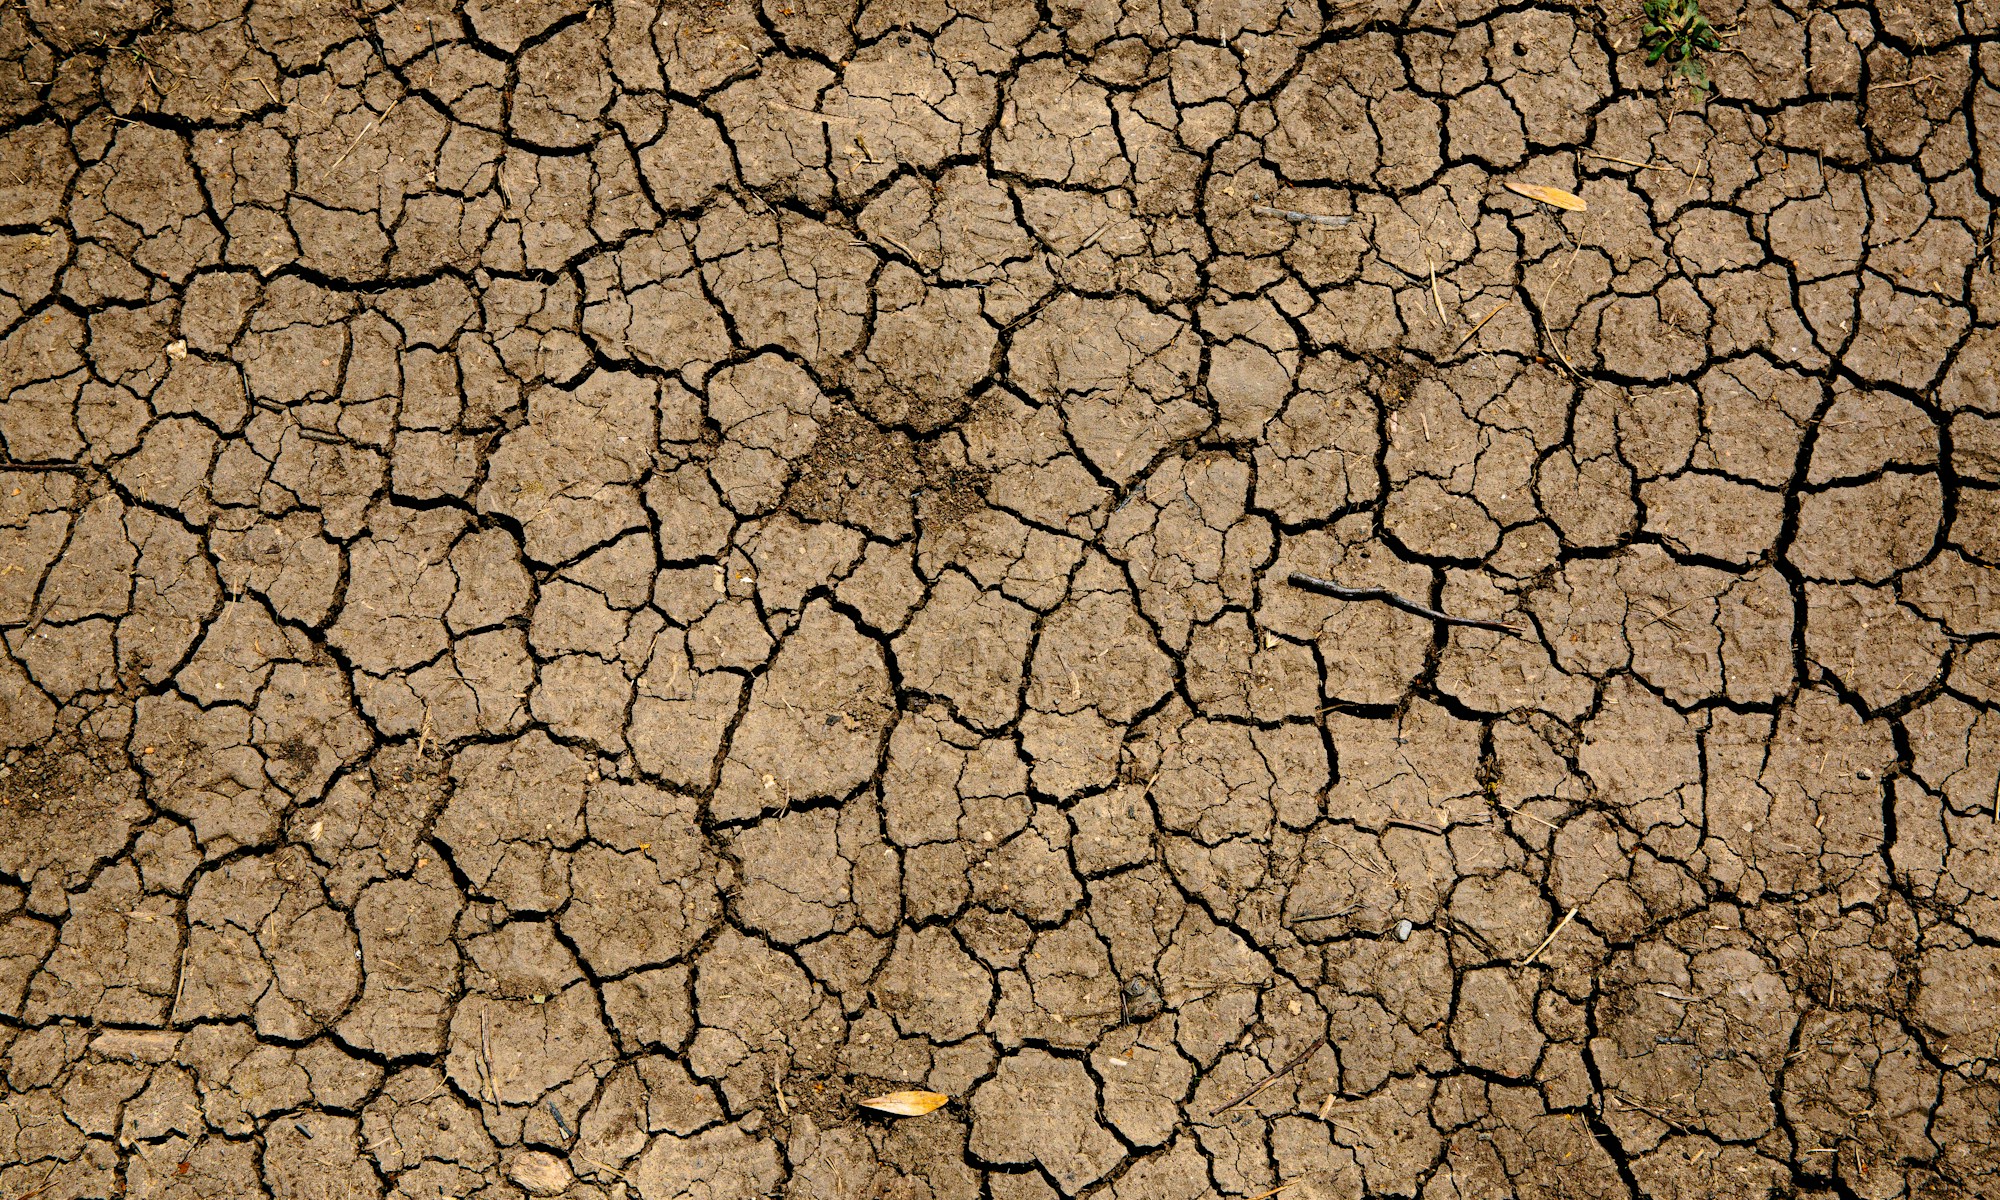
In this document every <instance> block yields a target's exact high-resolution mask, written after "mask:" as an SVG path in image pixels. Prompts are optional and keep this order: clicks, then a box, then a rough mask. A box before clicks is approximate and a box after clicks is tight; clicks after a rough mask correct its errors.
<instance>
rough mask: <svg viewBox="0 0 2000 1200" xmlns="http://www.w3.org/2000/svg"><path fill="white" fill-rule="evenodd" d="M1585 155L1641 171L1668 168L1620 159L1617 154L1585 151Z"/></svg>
mask: <svg viewBox="0 0 2000 1200" xmlns="http://www.w3.org/2000/svg"><path fill="white" fill-rule="evenodd" d="M1584 154H1585V155H1587V156H1589V157H1591V158H1601V159H1603V160H1604V161H1605V162H1615V163H1623V164H1624V165H1626V166H1628V167H1637V168H1638V169H1639V170H1641V171H1664V170H1666V168H1665V167H1663V166H1661V165H1660V164H1658V163H1649V162H1637V161H1635V160H1633V159H1629V158H1620V157H1618V156H1617V155H1615V154H1599V153H1598V152H1597V151H1595V150H1585V151H1584Z"/></svg>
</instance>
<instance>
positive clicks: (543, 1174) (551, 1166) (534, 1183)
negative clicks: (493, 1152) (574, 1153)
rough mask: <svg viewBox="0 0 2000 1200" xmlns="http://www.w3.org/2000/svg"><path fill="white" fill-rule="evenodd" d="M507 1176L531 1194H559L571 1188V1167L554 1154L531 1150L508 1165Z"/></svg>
mask: <svg viewBox="0 0 2000 1200" xmlns="http://www.w3.org/2000/svg"><path fill="white" fill-rule="evenodd" d="M507 1178H509V1179H511V1180H513V1181H514V1182H515V1183H516V1184H518V1185H520V1187H521V1190H523V1191H525V1192H527V1193H528V1194H529V1195H531V1196H557V1195H561V1194H562V1193H563V1192H564V1191H566V1190H568V1188H569V1168H568V1167H566V1166H564V1165H563V1164H562V1160H561V1159H558V1158H557V1157H556V1156H555V1155H553V1154H544V1153H543V1152H541V1151H540V1150H530V1151H528V1152H527V1153H526V1154H522V1155H520V1156H518V1157H516V1158H515V1159H514V1161H513V1162H512V1163H509V1164H508V1166H507Z"/></svg>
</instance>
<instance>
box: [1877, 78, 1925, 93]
mask: <svg viewBox="0 0 2000 1200" xmlns="http://www.w3.org/2000/svg"><path fill="white" fill-rule="evenodd" d="M1937 79H1938V77H1937V76H1936V75H1919V76H1917V77H1916V78H1915V79H1898V80H1897V81H1895V82H1894V83H1871V84H1869V85H1868V90H1869V91H1871V92H1886V91H1888V90H1889V89H1890V88H1899V87H1915V86H1917V85H1918V84H1920V83H1935V82H1937Z"/></svg>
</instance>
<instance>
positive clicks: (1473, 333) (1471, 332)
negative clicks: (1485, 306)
mask: <svg viewBox="0 0 2000 1200" xmlns="http://www.w3.org/2000/svg"><path fill="white" fill-rule="evenodd" d="M1512 303H1514V297H1512V296H1509V297H1507V298H1506V299H1505V300H1502V301H1501V302H1500V303H1498V304H1496V305H1494V306H1493V311H1492V312H1490V313H1487V314H1486V315H1485V316H1483V317H1481V318H1479V324H1477V325H1474V326H1473V327H1472V328H1471V329H1468V330H1466V331H1465V336H1464V337H1462V338H1460V339H1458V345H1456V346H1453V347H1452V348H1451V351H1452V353H1453V354H1456V353H1458V352H1459V351H1460V350H1462V349H1464V348H1465V343H1467V342H1469V341H1471V340H1472V339H1473V338H1476V337H1478V336H1479V331H1480V330H1482V329H1484V328H1486V322H1488V321H1491V320H1492V319H1493V318H1495V317H1497V316H1499V315H1500V310H1501V309H1503V308H1506V307H1507V306H1508V305H1510V304H1512Z"/></svg>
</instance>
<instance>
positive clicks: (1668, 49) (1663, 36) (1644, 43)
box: [1639, 0, 1722, 89]
mask: <svg viewBox="0 0 2000 1200" xmlns="http://www.w3.org/2000/svg"><path fill="white" fill-rule="evenodd" d="M1639 7H1640V8H1641V9H1642V10H1643V11H1644V14H1645V24H1644V26H1643V27H1642V28H1641V30H1640V32H1639V47H1640V49H1642V50H1644V51H1645V52H1646V63H1647V65H1648V66H1650V65H1652V64H1653V63H1656V62H1659V61H1660V60H1661V59H1663V58H1664V59H1666V60H1667V65H1668V66H1669V67H1671V68H1672V69H1673V70H1675V71H1677V72H1679V73H1680V75H1681V77H1682V78H1684V79H1686V80H1687V81H1688V82H1689V83H1691V84H1693V85H1694V86H1695V87H1696V88H1697V89H1705V88H1707V87H1708V70H1707V69H1706V68H1705V67H1703V66H1702V65H1701V52H1702V51H1704V50H1715V49H1719V48H1720V47H1721V45H1722V35H1720V34H1718V33H1716V32H1715V27H1714V26H1713V25H1710V24H1709V23H1708V18H1707V17H1704V16H1702V15H1701V7H1700V5H1699V4H1698V3H1697V0H1639Z"/></svg>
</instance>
